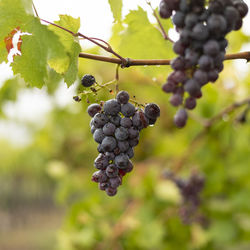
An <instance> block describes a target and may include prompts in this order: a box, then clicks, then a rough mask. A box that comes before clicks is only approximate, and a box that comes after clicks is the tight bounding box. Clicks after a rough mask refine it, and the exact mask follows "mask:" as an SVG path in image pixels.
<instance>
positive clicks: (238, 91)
mask: <svg viewBox="0 0 250 250" xmlns="http://www.w3.org/2000/svg"><path fill="white" fill-rule="evenodd" d="M109 2H110V4H111V9H112V11H113V15H114V18H115V19H116V21H117V22H116V23H115V24H114V26H113V35H112V38H111V41H110V44H111V45H112V48H114V49H115V51H117V52H118V53H120V54H121V55H122V56H124V57H132V58H172V57H174V55H173V52H172V50H171V47H172V45H171V44H170V42H169V41H165V40H164V39H163V38H162V36H161V34H160V32H159V31H158V30H157V29H156V27H155V24H152V23H150V22H149V20H148V17H147V13H146V12H145V11H144V10H143V9H141V8H138V10H133V11H131V12H130V13H129V14H128V15H127V17H126V18H125V20H123V21H122V20H121V1H112V2H111V1H109ZM30 8H31V2H30V1H21V0H13V6H12V5H11V6H10V4H9V1H6V0H2V1H0V16H1V18H0V59H1V62H2V61H6V58H7V50H6V48H5V44H4V42H3V39H4V38H5V37H6V36H8V34H9V33H10V32H11V31H12V30H13V29H14V28H16V27H17V26H20V28H21V30H22V31H23V32H28V33H30V35H23V36H22V40H23V42H22V47H21V52H22V55H21V56H15V57H14V62H13V64H12V67H13V71H14V73H15V74H18V75H19V74H20V75H21V77H22V78H23V79H20V77H18V76H15V77H14V78H13V79H9V80H7V81H5V82H4V83H3V85H2V87H1V88H0V108H1V112H2V115H5V113H4V111H3V109H2V107H3V106H4V105H5V104H6V103H7V102H9V103H14V102H15V101H16V98H17V96H18V93H19V90H22V89H23V88H25V87H26V86H27V85H31V86H36V87H40V88H41V87H42V86H43V85H45V86H46V90H47V93H48V94H49V95H50V98H51V100H55V99H56V98H58V93H57V90H58V87H59V84H61V80H64V81H65V82H66V83H67V85H68V86H70V85H71V84H73V83H74V82H75V80H76V79H77V76H79V77H80V76H82V75H83V74H86V73H90V74H92V75H94V76H95V78H96V79H97V82H98V84H103V83H106V82H109V81H111V80H113V79H114V76H115V70H116V66H114V65H113V64H107V63H103V62H96V61H93V60H89V61H86V59H85V60H82V59H79V65H78V54H79V52H80V50H81V48H80V45H79V43H78V40H77V38H76V37H74V36H72V35H71V34H69V33H67V32H66V31H63V30H60V29H58V28H57V27H55V26H52V25H48V26H45V25H42V24H41V23H40V22H39V20H38V18H35V17H33V16H32V15H31V12H30ZM2 17H6V18H2ZM7 17H8V18H7ZM55 23H56V24H57V25H60V26H62V27H64V28H66V29H69V30H71V31H72V32H74V33H77V32H78V29H79V26H80V20H79V19H75V18H72V17H70V16H68V15H60V20H59V21H56V22H55ZM164 26H165V27H166V28H167V29H168V28H170V27H172V26H171V22H170V21H166V22H165V21H164ZM246 43H249V37H247V36H246V35H244V34H243V33H242V32H240V31H239V32H233V33H232V34H231V35H230V47H229V49H230V51H233V52H236V51H237V50H238V49H240V48H241V47H242V46H243V45H245V44H246ZM85 52H88V53H99V52H100V51H99V49H98V48H92V49H91V50H89V51H85ZM168 72H170V67H167V66H166V67H143V68H139V67H131V68H129V69H124V70H122V69H120V70H119V77H120V80H119V88H120V89H124V90H127V91H128V92H129V93H130V95H131V96H133V99H135V100H136V101H138V102H139V103H149V102H156V103H158V104H159V106H160V107H161V117H160V119H159V120H158V121H157V123H156V125H155V126H154V127H149V128H148V129H146V130H145V131H143V132H142V134H141V138H140V144H139V145H138V147H136V149H135V157H134V158H133V163H134V166H135V167H134V170H133V171H132V172H131V173H130V174H128V175H127V176H126V177H125V178H124V180H123V185H122V186H121V187H120V189H119V192H118V194H117V196H115V197H112V198H110V197H107V196H106V195H105V194H104V193H103V192H101V191H99V190H98V187H97V185H96V183H93V182H91V175H92V173H93V172H94V171H95V169H94V167H93V161H94V159H95V157H96V156H97V151H96V146H97V145H96V143H95V142H94V140H93V139H92V135H91V133H90V129H89V121H90V117H88V115H87V112H86V109H87V106H88V103H87V101H90V102H96V101H98V102H99V101H101V100H107V99H108V98H112V97H114V93H115V85H109V86H108V88H103V89H101V90H100V91H99V92H97V93H96V94H91V95H88V96H83V97H82V99H83V100H82V102H81V103H74V102H73V100H72V103H70V104H68V105H66V106H65V107H60V105H58V104H57V103H56V101H55V102H53V106H52V110H51V112H49V114H48V115H47V116H46V118H45V120H44V123H43V124H39V125H40V126H38V125H37V124H36V126H34V125H31V124H29V123H26V122H21V121H19V123H18V124H19V125H21V126H24V127H25V128H27V129H29V131H30V133H31V136H32V141H31V142H30V144H28V145H24V146H22V147H19V148H17V147H15V146H13V145H11V144H10V143H9V142H7V141H5V140H2V139H1V140H0V148H1V150H0V159H1V164H0V185H1V188H0V200H1V202H0V209H5V210H4V211H8V209H9V206H10V204H11V202H10V201H11V198H12V197H13V196H15V195H16V194H18V197H19V195H20V194H22V195H23V196H20V197H24V198H23V199H22V200H21V201H20V202H22V203H24V202H27V203H28V204H29V202H30V203H31V201H34V200H35V201H36V199H37V197H43V195H50V196H51V195H53V196H54V199H55V200H56V202H58V204H60V205H61V206H62V207H63V208H64V209H65V210H66V214H65V218H64V223H63V225H62V226H61V228H60V230H58V235H57V236H58V238H57V245H56V246H55V244H54V245H53V246H51V247H47V249H53V248H54V249H58V250H81V249H84V250H86V249H87V250H88V249H91V250H92V249H128V250H130V249H138V250H140V249H149V250H151V249H166V250H172V249H181V250H194V249H199V250H239V249H249V248H250V215H249V214H250V205H249V197H250V184H249V178H250V168H249V166H250V148H249V138H250V126H249V125H250V120H249V119H250V117H249V116H250V114H249V115H248V119H247V121H246V123H244V124H242V123H239V122H238V121H237V117H238V116H239V115H240V114H242V112H244V111H245V109H246V107H247V105H245V106H244V107H241V108H239V109H236V110H235V111H234V112H232V113H230V114H228V115H226V116H224V117H223V118H222V119H219V120H218V121H216V122H215V123H214V124H213V126H212V127H211V128H210V129H207V130H204V127H203V126H202V125H201V124H200V123H199V122H198V121H196V120H197V119H192V118H197V117H198V118H200V119H198V120H203V119H206V118H210V117H213V116H215V115H216V114H218V113H219V112H220V111H221V110H222V109H223V108H225V107H228V106H229V105H231V104H232V103H234V102H236V101H240V100H242V99H244V98H246V97H248V96H249V93H250V88H249V72H250V68H249V66H248V72H247V73H246V74H245V75H239V74H238V73H237V71H236V67H235V64H234V62H231V61H227V62H225V68H224V70H223V72H222V74H221V75H220V79H219V80H218V81H217V82H216V83H215V84H214V85H213V84H210V85H208V86H206V87H204V91H203V98H202V99H201V100H199V101H198V106H197V108H196V109H195V111H192V114H193V117H192V116H191V115H190V119H189V122H188V124H187V126H186V127H185V129H182V130H180V129H177V128H176V127H175V126H174V125H173V122H172V118H173V115H174V113H175V111H176V109H175V108H173V107H171V105H169V101H168V99H169V96H168V95H166V94H165V93H163V92H162V91H161V87H160V86H161V84H162V83H163V82H164V81H165V78H166V76H167V73H168ZM152 77H156V78H157V79H156V81H153V80H152ZM228 82H232V83H233V85H232V84H231V85H230V86H231V87H228V86H229V85H228ZM77 84H78V85H79V83H77ZM76 89H78V90H80V88H79V86H76ZM110 89H112V90H113V92H112V91H111V92H110V91H109V90H110ZM81 90H86V89H83V87H82V88H81ZM86 97H88V99H87V98H86ZM4 119H5V121H8V122H9V121H11V122H13V120H12V119H11V118H8V117H4ZM202 131H205V132H204V133H203V135H202V136H200V137H199V139H198V140H197V141H196V142H195V143H193V139H194V138H195V137H196V136H197V135H198V134H199V133H200V132H202ZM183 157H184V159H185V160H184V161H183V162H182V164H181V168H180V170H179V171H178V175H179V176H182V177H183V178H185V177H187V176H189V175H190V172H192V171H198V172H202V173H204V175H205V176H206V185H205V189H204V191H203V193H202V204H201V208H200V210H199V212H200V213H201V214H203V215H205V216H206V217H207V218H208V220H209V225H208V226H207V227H203V226H202V225H200V224H198V223H193V224H191V225H184V224H183V223H182V222H181V219H180V217H179V208H180V205H181V196H180V193H179V191H178V189H177V188H176V186H175V185H174V184H173V183H172V182H171V181H170V180H167V179H165V178H164V177H163V175H162V173H163V171H165V170H171V169H176V165H178V164H177V163H179V161H180V160H181V159H182V158H183ZM17 180H18V186H17V184H16V182H17ZM14 208H15V209H16V207H15V206H14ZM43 212H44V213H47V212H48V210H46V209H43ZM39 237H41V234H39ZM46 240H47V238H46V237H43V241H46ZM0 246H1V242H0ZM37 248H39V247H37Z"/></svg>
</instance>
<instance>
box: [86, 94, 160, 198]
mask: <svg viewBox="0 0 250 250" xmlns="http://www.w3.org/2000/svg"><path fill="white" fill-rule="evenodd" d="M88 114H89V115H90V116H91V117H93V118H92V120H91V122H90V127H91V133H92V134H93V138H94V140H95V141H96V142H97V143H98V148H97V150H98V152H99V153H100V154H99V155H98V157H97V158H96V159H95V162H94V166H95V167H96V168H97V169H98V171H96V172H95V173H94V174H93V176H92V181H94V182H97V183H98V185H99V189H100V190H103V191H106V193H107V195H109V196H114V195H115V194H116V193H117V188H118V187H119V186H120V185H121V184H122V178H123V176H124V175H125V174H127V173H129V172H131V171H132V169H133V164H132V162H131V161H130V159H131V158H133V156H134V149H133V148H134V147H135V146H136V145H137V144H138V143H139V134H140V131H141V130H142V129H144V128H146V127H147V126H149V125H153V124H155V122H156V119H157V118H158V117H159V116H160V108H159V107H158V105H156V104H154V103H150V104H147V105H146V106H145V109H144V111H143V110H142V109H137V108H136V107H135V106H134V105H133V104H132V103H130V102H129V94H128V93H127V92H126V91H120V92H119V93H118V94H117V96H116V99H110V100H108V101H106V102H104V104H103V107H102V106H101V105H99V104H97V103H95V104H91V105H90V106H89V107H88Z"/></svg>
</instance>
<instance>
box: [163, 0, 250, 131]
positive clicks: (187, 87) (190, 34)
mask: <svg viewBox="0 0 250 250" xmlns="http://www.w3.org/2000/svg"><path fill="white" fill-rule="evenodd" d="M247 12H248V7H247V5H246V4H245V3H244V1H243V0H210V1H209V3H208V6H207V5H206V1H204V0H161V2H160V9H159V13H160V16H161V17H162V18H169V17H172V22H173V24H174V25H175V27H176V30H177V32H178V33H179V35H180V36H179V40H178V41H176V42H175V43H174V45H173V50H174V52H175V53H176V54H178V57H176V58H175V59H173V60H172V61H171V67H172V69H173V70H174V71H173V72H172V73H171V74H170V75H169V76H168V78H167V82H166V83H165V84H164V85H163V87H162V89H163V91H165V92H167V93H172V96H171V98H170V103H171V104H172V105H173V106H176V107H177V106H182V107H181V108H180V109H179V110H178V111H177V113H176V115H175V117H174V122H175V124H176V126H177V127H180V128H181V127H184V126H185V124H186V121H187V118H188V115H187V112H186V109H194V108H195V106H196V99H197V98H200V97H201V96H202V92H201V88H202V87H203V86H204V85H205V84H207V83H208V82H215V81H216V80H217V79H218V76H219V73H220V72H221V71H222V70H223V61H224V57H225V52H226V47H227V45H228V41H227V40H226V39H225V36H226V35H227V34H228V33H229V32H231V31H232V30H239V29H240V28H241V26H242V19H243V18H244V17H245V16H246V14H247ZM185 93H187V94H186V95H185Z"/></svg>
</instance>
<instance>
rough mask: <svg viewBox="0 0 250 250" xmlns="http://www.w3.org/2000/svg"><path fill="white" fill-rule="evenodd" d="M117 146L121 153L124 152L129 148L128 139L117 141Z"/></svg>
mask: <svg viewBox="0 0 250 250" xmlns="http://www.w3.org/2000/svg"><path fill="white" fill-rule="evenodd" d="M118 148H119V149H120V152H121V153H125V152H126V151H127V150H128V148H129V143H128V141H118Z"/></svg>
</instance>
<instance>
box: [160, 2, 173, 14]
mask: <svg viewBox="0 0 250 250" xmlns="http://www.w3.org/2000/svg"><path fill="white" fill-rule="evenodd" d="M159 14H160V17H161V18H169V17H171V15H172V10H171V9H169V8H168V6H167V4H166V3H165V1H164V0H161V2H160V6H159Z"/></svg>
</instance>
